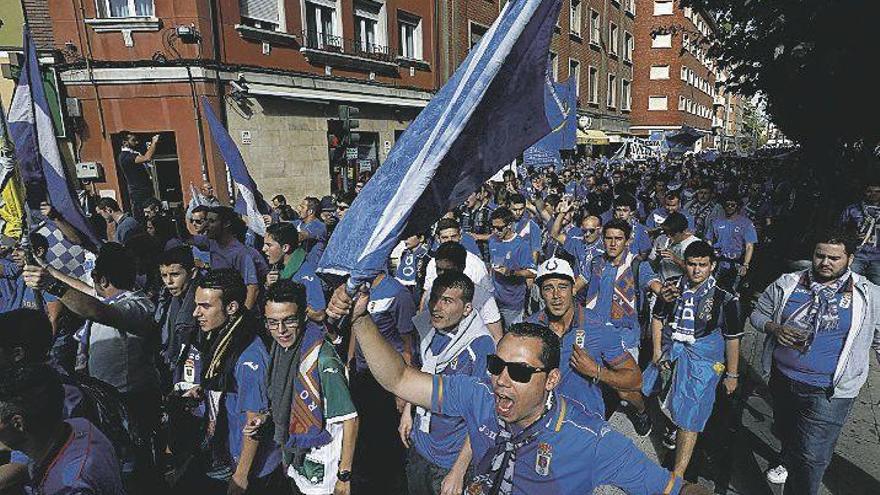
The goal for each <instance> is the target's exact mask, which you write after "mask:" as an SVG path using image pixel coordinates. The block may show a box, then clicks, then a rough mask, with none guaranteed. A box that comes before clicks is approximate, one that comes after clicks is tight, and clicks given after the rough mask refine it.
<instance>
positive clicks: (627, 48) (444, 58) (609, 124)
mask: <svg viewBox="0 0 880 495" xmlns="http://www.w3.org/2000/svg"><path fill="white" fill-rule="evenodd" d="M504 4H505V2H503V1H501V2H494V1H487V0H476V1H471V2H456V1H453V0H440V3H439V5H440V7H439V8H438V26H439V35H440V39H439V40H438V47H439V53H438V73H439V74H438V75H439V77H440V80H441V82H442V81H445V80H447V79H448V78H449V77H450V76H451V75H452V73H453V72H454V71H455V68H456V67H458V65H459V64H460V63H461V62H462V61H463V60H464V58H465V57H466V56H467V54H468V51H469V50H470V49H471V47H473V46H474V45H475V44H476V43H477V42H478V41H479V40H480V39H481V37H482V36H483V34H485V33H486V31H488V29H489V26H491V25H492V22H493V21H494V20H495V19H496V18H497V17H498V14H499V13H500V10H501V9H502V8H503V7H504ZM635 18H636V2H635V0H620V1H617V0H563V5H562V10H561V12H560V16H559V21H558V23H557V28H556V32H555V33H554V36H553V41H552V44H551V48H550V49H551V56H550V57H551V61H550V63H551V66H552V67H553V73H554V77H555V79H556V80H557V81H566V80H568V78H569V77H572V76H574V77H576V78H577V80H578V84H577V88H578V114H579V116H580V117H581V119H580V123H581V124H585V125H583V127H585V128H588V129H593V130H598V131H603V132H605V133H606V134H608V136H609V137H610V138H611V140H612V141H620V140H621V138H622V136H624V135H627V134H629V126H630V119H629V116H630V106H631V105H630V103H631V98H632V97H631V93H632V91H631V90H632V80H633V54H634V50H635V42H636V41H635V33H634V22H633V21H634V19H635Z"/></svg>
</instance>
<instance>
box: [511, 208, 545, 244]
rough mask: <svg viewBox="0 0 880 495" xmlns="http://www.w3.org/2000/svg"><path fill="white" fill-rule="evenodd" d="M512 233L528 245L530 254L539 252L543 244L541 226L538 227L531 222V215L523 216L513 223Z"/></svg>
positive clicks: (536, 223) (535, 223)
mask: <svg viewBox="0 0 880 495" xmlns="http://www.w3.org/2000/svg"><path fill="white" fill-rule="evenodd" d="M513 231H514V232H516V235H517V236H519V237H521V238H522V239H524V240H525V241H526V242H527V243H528V244H529V249H530V250H531V252H533V253H534V252H536V251H540V250H541V245H542V244H543V242H544V241H543V239H542V237H543V236H542V232H541V226H540V225H538V222H536V221H534V220H532V218H531V215H528V214H523V216H522V218H520V219H519V221H517V222H516V223H514V226H513Z"/></svg>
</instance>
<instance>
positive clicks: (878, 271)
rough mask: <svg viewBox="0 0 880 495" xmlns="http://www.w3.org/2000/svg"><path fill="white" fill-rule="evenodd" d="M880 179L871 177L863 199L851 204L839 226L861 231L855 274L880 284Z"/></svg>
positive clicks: (841, 216)
mask: <svg viewBox="0 0 880 495" xmlns="http://www.w3.org/2000/svg"><path fill="white" fill-rule="evenodd" d="M878 220H880V180H878V179H877V178H871V179H869V180H868V181H867V183H866V184H865V195H864V199H863V200H862V201H860V202H858V203H855V204H851V205H849V206H847V207H846V209H845V210H843V213H842V214H841V215H840V225H841V226H842V227H844V228H849V229H852V230H854V231H856V232H858V236H859V247H858V249H857V250H856V256H855V261H853V265H852V271H854V272H856V273H858V274H859V275H863V276H865V277H868V280H870V281H871V282H872V283H874V284H880V236H878V233H880V222H878Z"/></svg>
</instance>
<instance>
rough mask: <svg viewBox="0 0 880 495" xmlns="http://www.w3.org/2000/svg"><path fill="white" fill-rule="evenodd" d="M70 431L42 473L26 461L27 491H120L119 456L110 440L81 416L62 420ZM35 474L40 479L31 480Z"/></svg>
mask: <svg viewBox="0 0 880 495" xmlns="http://www.w3.org/2000/svg"><path fill="white" fill-rule="evenodd" d="M65 422H66V423H67V424H68V425H69V426H70V429H71V432H70V436H69V437H68V439H67V442H66V443H65V444H64V446H63V447H61V450H60V451H58V453H57V454H55V459H54V460H53V461H52V462H51V463H49V464H48V466H49V467H48V470H47V471H46V472H45V473H34V472H33V471H32V470H33V469H34V466H33V465H29V466H28V467H29V471H30V473H29V474H30V478H31V481H29V482H28V483H27V485H26V488H25V491H26V492H27V493H39V494H51V495H56V494H67V493H70V494H81V493H88V494H92V493H94V494H101V495H104V494H107V495H122V494H124V493H125V488H124V487H123V485H122V475H121V470H120V467H119V459H117V457H116V452H115V451H114V450H113V445H112V444H111V443H110V440H108V439H107V437H106V436H104V434H103V433H101V430H99V429H98V427H96V426H95V425H93V424H92V423H90V422H89V420H87V419H83V418H72V419H68V420H65ZM34 475H36V477H38V478H39V479H37V480H34V477H35V476H34Z"/></svg>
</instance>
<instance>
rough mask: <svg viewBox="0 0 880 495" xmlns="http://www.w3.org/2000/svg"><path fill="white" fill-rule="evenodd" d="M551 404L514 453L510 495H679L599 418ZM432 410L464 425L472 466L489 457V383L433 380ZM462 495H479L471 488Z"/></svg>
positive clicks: (677, 486) (562, 400)
mask: <svg viewBox="0 0 880 495" xmlns="http://www.w3.org/2000/svg"><path fill="white" fill-rule="evenodd" d="M552 402H553V404H552V407H551V408H550V409H549V410H548V411H547V412H546V413H545V414H544V416H543V417H542V418H541V419H539V420H538V421H541V422H542V423H543V424H541V425H540V426H539V428H538V429H537V430H536V437H535V438H534V439H533V440H532V441H530V442H528V443H526V444H525V445H524V446H522V447H521V448H520V449H519V450H517V453H516V465H515V466H514V471H513V490H512V492H511V493H513V494H516V495H551V494H552V495H556V494H558V495H567V494H587V493H593V490H594V489H595V488H596V487H598V486H600V485H612V486H617V487H619V488H621V489H623V490H624V491H625V492H626V493H629V494H635V495H655V494H658V493H670V494H677V493H679V491H680V490H681V480H680V479H676V478H674V477H673V476H672V473H670V472H669V471H666V470H665V469H663V468H661V467H660V466H658V465H656V464H654V463H653V462H651V461H650V460H649V459H648V458H647V457H646V456H645V454H644V453H643V452H642V451H641V450H639V448H638V447H636V446H635V445H634V444H633V443H632V442H631V441H630V440H629V439H627V438H626V437H625V436H623V435H622V434H620V433H618V432H616V431H614V430H613V429H612V428H611V427H610V426H609V425H608V423H606V422H605V421H603V420H602V418H600V417H598V416H596V415H594V414H592V413H590V412H587V411H586V410H585V409H584V407H583V406H582V405H581V404H580V403H578V402H577V401H575V400H572V399H569V398H567V397H565V396H564V395H561V394H555V396H554V398H553V400H552ZM431 409H432V410H433V411H434V412H436V413H440V414H446V415H448V416H461V417H462V418H463V419H464V420H465V422H466V423H467V426H468V433H469V434H470V438H471V448H472V449H473V452H474V459H475V461H476V460H478V459H482V458H483V457H484V456H487V455H492V449H493V447H494V445H495V441H496V438H497V435H498V431H499V428H500V427H499V423H498V417H497V416H496V415H495V395H494V393H493V391H492V387H491V385H490V384H489V380H488V379H486V378H483V379H478V378H474V377H469V376H448V377H447V376H441V375H435V376H434V387H433V394H432V397H431ZM476 474H478V475H479V474H486V473H476ZM668 486H671V489H668ZM667 490H668V491H667ZM465 491H466V493H484V492H483V491H480V489H479V487H474V486H471V487H470V488H467V489H466V490H465Z"/></svg>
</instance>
